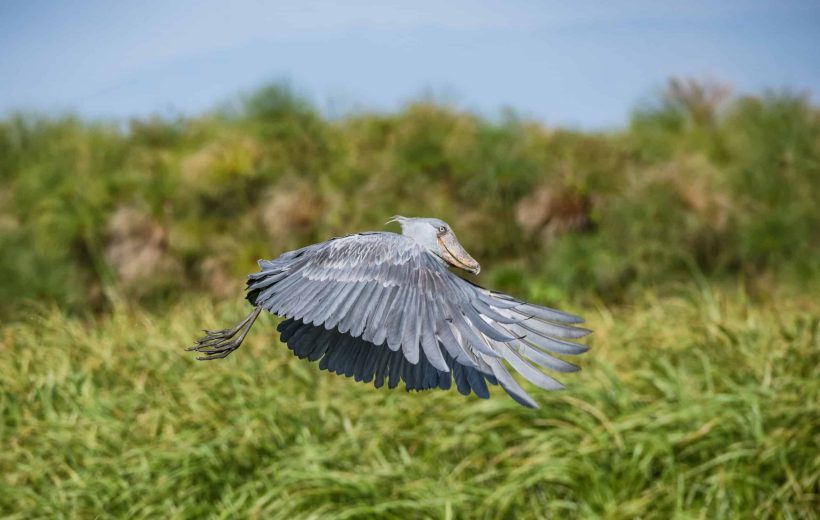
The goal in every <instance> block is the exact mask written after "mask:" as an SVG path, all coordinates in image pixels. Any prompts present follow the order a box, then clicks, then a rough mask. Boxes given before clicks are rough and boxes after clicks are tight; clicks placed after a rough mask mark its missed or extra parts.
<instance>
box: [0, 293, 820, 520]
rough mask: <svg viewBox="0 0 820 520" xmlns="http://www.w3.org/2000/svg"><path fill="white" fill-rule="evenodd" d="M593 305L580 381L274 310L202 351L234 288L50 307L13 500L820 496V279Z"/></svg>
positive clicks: (203, 508) (8, 461)
mask: <svg viewBox="0 0 820 520" xmlns="http://www.w3.org/2000/svg"><path fill="white" fill-rule="evenodd" d="M676 292H677V296H663V297H661V296H656V295H654V294H652V293H646V294H645V295H644V296H643V297H641V298H640V299H639V300H636V301H633V302H632V303H630V304H629V305H628V306H617V307H613V306H607V305H604V304H600V305H598V306H597V308H590V309H585V310H584V314H585V315H587V316H588V318H589V325H590V327H591V328H593V329H594V330H595V334H594V335H593V336H592V339H591V344H592V346H593V349H592V350H591V351H590V352H589V353H588V354H587V355H585V356H584V357H583V358H582V359H581V364H582V365H583V371H581V372H579V373H577V374H568V375H567V376H566V377H564V378H563V380H564V382H565V383H567V385H568V389H567V390H566V391H563V392H558V393H544V392H536V395H537V396H538V400H539V401H540V403H541V405H542V408H541V409H540V410H528V409H524V408H522V407H520V406H517V405H516V404H515V403H514V402H513V401H511V400H510V399H508V398H506V397H505V396H504V395H502V394H499V393H498V392H495V393H494V395H493V397H492V398H491V399H490V400H488V401H482V400H479V399H477V398H465V397H463V396H460V395H458V394H457V393H454V392H428V393H423V394H417V393H413V394H409V393H406V392H404V391H402V390H393V391H390V390H386V389H381V390H375V389H373V388H372V387H368V386H365V385H362V384H359V383H355V382H353V381H351V380H348V379H345V378H343V377H340V376H336V375H333V374H328V373H326V372H320V371H318V370H317V368H316V367H315V366H311V365H310V364H308V363H306V362H303V361H299V360H297V359H296V358H294V357H293V356H292V355H291V354H290V353H289V351H288V350H287V348H286V347H284V346H283V345H280V344H278V343H277V341H276V340H275V339H274V338H275V335H276V334H275V330H274V326H275V322H274V320H272V319H268V318H265V319H262V320H260V322H259V324H258V325H257V327H256V329H255V330H254V331H253V333H252V335H251V336H250V337H249V339H248V341H247V343H246V345H245V346H244V347H243V348H242V349H240V350H239V351H237V352H236V353H235V354H233V355H232V356H231V357H229V358H228V359H226V360H223V361H221V362H212V363H199V362H196V361H194V360H193V359H192V357H191V356H190V355H189V353H186V352H184V351H183V350H182V347H183V346H185V345H186V344H189V343H190V342H191V340H192V339H193V338H195V337H196V336H197V335H198V333H199V329H200V328H202V327H205V326H207V327H214V326H217V325H220V324H226V323H230V322H231V321H232V320H236V319H237V318H239V317H240V316H241V315H242V314H243V313H244V311H245V309H244V306H243V305H241V304H239V303H235V302H232V303H225V304H221V305H218V306H216V307H215V306H213V305H212V304H211V303H210V301H209V300H208V299H203V298H194V299H189V300H186V301H185V302H184V303H179V304H177V305H174V306H173V307H171V308H170V309H168V311H167V312H163V313H152V312H147V311H144V310H141V309H139V308H135V307H126V306H117V307H116V308H115V309H114V311H113V312H112V313H111V314H110V315H108V316H105V317H101V318H96V319H92V320H82V319H79V318H76V317H70V316H67V315H66V314H64V313H63V312H61V311H60V310H59V309H56V308H55V309H40V310H38V311H36V312H34V313H33V315H32V317H30V318H28V319H26V320H25V321H22V322H19V323H15V324H6V325H4V327H3V329H2V334H1V335H0V390H1V391H2V393H1V394H0V416H1V417H2V420H0V439H2V446H3V449H2V450H0V511H2V512H3V513H4V514H5V515H7V516H8V517H10V518H20V519H28V518H36V517H42V518H121V517H128V518H157V517H172V518H202V517H209V518H237V517H247V518H282V519H290V518H373V517H383V518H397V519H398V518H401V519H405V518H536V517H541V518H543V517H554V518H576V517H579V518H598V517H601V518H604V517H605V518H660V519H666V518H710V519H711V518H816V514H817V510H818V505H820V495H818V489H820V488H819V486H820V481H819V479H820V450H818V447H819V446H818V431H820V409H819V408H818V403H820V307H819V306H818V301H820V299H817V298H814V297H809V296H808V295H805V296H802V297H801V296H799V295H798V296H790V297H788V298H787V297H785V295H777V296H776V295H770V297H769V298H764V299H763V300H760V301H752V300H750V297H749V296H748V295H747V294H746V293H745V291H743V290H742V289H740V288H734V287H724V288H717V287H715V288H712V287H710V286H701V289H699V290H694V289H691V288H690V289H687V288H681V289H680V290H678V291H676Z"/></svg>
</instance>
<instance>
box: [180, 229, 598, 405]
mask: <svg viewBox="0 0 820 520" xmlns="http://www.w3.org/2000/svg"><path fill="white" fill-rule="evenodd" d="M396 221H398V222H399V223H400V224H402V228H403V232H404V233H403V234H401V235H399V234H395V233H387V232H369V233H359V234H354V235H348V236H345V237H341V238H334V239H331V240H328V241H326V242H321V243H318V244H314V245H310V246H307V247H304V248H302V249H298V250H295V251H290V252H287V253H285V254H283V255H281V256H280V257H279V258H277V259H275V260H270V261H268V260H261V261H260V262H259V266H260V271H259V272H257V273H254V274H252V275H250V276H249V280H248V295H247V299H248V301H250V303H251V304H252V305H253V306H254V311H253V312H252V313H251V314H250V315H249V316H248V318H246V319H245V320H244V321H243V322H242V323H240V324H239V325H237V326H236V327H234V328H233V329H227V330H223V331H217V332H211V333H209V334H208V336H206V337H205V338H203V339H202V340H200V341H199V342H198V344H197V345H195V346H194V347H192V349H194V350H197V351H199V352H202V353H204V354H206V356H205V357H203V358H200V359H214V358H221V357H225V356H227V355H228V354H229V353H230V352H232V351H233V350H235V349H236V348H238V346H239V344H241V342H242V340H243V339H244V337H245V335H246V334H247V333H248V331H249V330H250V327H251V325H252V324H253V322H254V320H255V319H256V317H257V316H258V315H259V313H260V312H261V310H267V311H268V312H271V313H273V314H277V315H279V316H282V317H284V318H286V319H285V320H284V321H283V322H282V323H280V325H279V327H278V330H279V332H280V335H281V340H282V342H284V343H286V344H287V345H288V348H290V350H292V351H293V352H294V354H295V355H296V356H298V357H299V358H303V359H305V358H306V359H308V360H310V361H317V360H319V368H320V369H326V370H329V371H331V372H336V373H338V374H343V375H346V376H348V377H354V378H355V379H356V380H357V381H363V382H368V383H369V382H371V381H373V382H374V384H375V386H376V387H377V388H378V387H381V386H382V385H384V384H387V386H389V387H390V388H393V387H395V386H397V385H398V384H399V382H400V381H404V382H405V385H406V388H407V389H408V390H425V389H431V388H441V389H448V388H450V387H451V386H452V385H453V383H454V384H455V386H456V388H457V389H458V390H459V391H460V392H461V393H463V394H465V395H467V394H470V393H471V392H473V393H475V394H476V395H478V396H480V397H484V398H486V397H488V396H489V391H488V389H487V384H491V385H495V384H498V385H500V386H501V387H502V388H504V389H505V390H506V391H507V393H508V394H510V396H512V397H513V398H514V399H515V400H516V401H518V402H519V403H521V404H523V405H525V406H530V407H536V406H537V404H536V402H535V401H534V400H533V399H532V398H531V397H530V396H529V395H528V394H527V393H526V392H525V391H524V389H523V388H521V386H520V385H519V384H518V383H517V382H516V381H515V379H513V378H512V376H511V375H510V373H509V372H508V371H507V368H506V367H505V364H504V362H506V363H508V364H509V365H510V366H512V367H513V368H514V369H515V370H516V371H518V372H519V373H521V374H522V375H523V376H524V377H525V378H526V379H527V380H529V381H530V382H532V383H534V384H535V385H537V386H539V387H541V388H544V389H548V390H552V389H557V388H562V386H561V385H560V383H558V382H557V381H555V380H554V379H552V378H551V377H549V376H547V375H545V374H544V373H542V372H541V370H539V369H538V368H536V366H534V365H533V364H532V363H534V364H535V365H537V366H538V367H544V368H550V369H553V370H557V371H560V372H570V371H575V370H577V367H575V366H574V365H571V364H569V363H567V362H565V361H562V360H560V359H558V358H555V357H553V356H552V355H550V354H551V353H558V354H570V355H572V354H580V353H582V352H584V351H585V350H586V349H587V347H585V346H583V345H579V344H576V343H571V342H569V341H566V339H574V338H579V337H581V336H584V335H586V334H587V333H588V332H589V331H588V330H586V329H581V328H577V327H573V326H571V325H570V324H575V323H580V322H581V321H583V320H582V319H581V318H579V317H577V316H573V315H570V314H566V313H563V312H561V311H557V310H553V309H548V308H546V307H541V306H537V305H533V304H529V303H526V302H522V301H519V300H516V299H514V298H512V297H511V296H508V295H505V294H501V293H496V292H493V291H489V290H487V289H484V288H482V287H479V286H477V285H475V284H473V283H471V282H469V281H467V280H465V279H463V278H460V277H458V276H456V275H455V274H453V273H452V272H451V271H450V270H449V268H448V267H449V266H455V267H458V268H461V269H465V270H468V271H470V272H474V273H477V272H478V271H479V265H478V263H477V262H476V261H475V260H473V259H472V257H470V256H469V254H467V252H466V251H464V249H463V248H462V247H461V245H460V244H459V243H458V241H457V240H456V238H455V234H453V232H452V230H451V229H450V228H449V226H447V225H446V224H445V223H444V222H442V221H440V220H437V219H405V218H404V217H396ZM237 336H238V337H237ZM528 360H529V361H528Z"/></svg>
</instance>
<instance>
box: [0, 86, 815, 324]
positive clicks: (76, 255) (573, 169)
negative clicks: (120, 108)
mask: <svg viewBox="0 0 820 520" xmlns="http://www.w3.org/2000/svg"><path fill="white" fill-rule="evenodd" d="M818 201H820V110H818V108H817V107H814V106H812V105H811V104H810V102H809V101H808V99H807V98H806V97H804V96H796V95H791V94H788V93H778V94H774V93H771V94H766V95H763V96H760V97H748V96H747V97H731V96H730V95H729V94H728V90H727V89H725V88H723V87H720V86H715V85H709V84H706V85H704V84H698V83H694V82H687V81H678V80H676V81H672V82H670V86H669V88H668V89H667V90H666V91H665V92H663V93H662V94H661V95H660V96H658V99H657V100H656V101H655V102H653V103H649V104H647V105H646V106H644V107H642V108H640V109H639V110H637V111H636V112H635V114H634V116H633V117H632V120H631V123H630V124H629V126H628V128H627V129H625V130H623V131H617V132H611V133H605V134H591V133H580V132H573V131H566V130H552V129H548V128H545V127H544V126H543V125H540V124H538V123H535V122H532V121H527V120H524V119H521V118H519V117H517V116H515V115H514V114H505V115H504V116H503V117H501V118H500V119H498V120H487V119H483V118H481V117H478V116H475V115H473V114H469V113H464V112H459V111H457V110H454V109H451V108H448V107H446V106H437V105H435V104H428V103H418V104H413V105H410V106H408V107H407V108H406V109H405V110H403V111H402V112H400V113H397V114H358V115H352V116H349V117H345V118H343V119H340V120H332V121H330V120H327V119H325V118H323V117H322V116H321V115H320V114H319V113H318V112H317V110H316V109H315V108H314V107H312V106H311V105H310V104H309V103H307V102H306V101H305V100H303V99H301V98H300V97H299V96H298V95H297V94H295V93H294V92H292V91H291V90H289V89H288V88H287V87H285V86H281V85H274V86H270V87H268V88H264V89H262V90H260V91H258V92H257V93H256V94H255V95H252V96H250V97H248V98H246V99H243V100H242V101H241V102H239V103H237V104H236V105H235V106H233V107H232V108H230V109H225V110H222V111H220V112H215V113H211V114H207V115H203V116H200V117H195V118H190V119H179V120H165V119H147V120H135V121H132V122H130V124H128V125H127V128H123V127H122V126H116V125H113V124H102V123H89V122H84V121H81V120H78V119H76V118H72V117H66V118H61V119H49V118H41V117H35V116H23V115H19V116H12V117H9V118H7V119H6V120H4V121H2V122H0V250H1V251H2V256H0V277H1V278H2V279H3V280H4V283H3V284H2V289H0V291H2V293H0V313H2V315H5V316H9V315H11V314H13V313H14V312H15V311H16V310H18V309H19V308H20V307H21V306H20V301H21V300H22V301H25V300H37V301H44V300H45V301H51V302H54V303H56V304H57V305H58V306H60V307H62V308H65V309H68V310H71V311H78V310H81V311H85V310H88V309H97V310H101V309H105V308H108V307H110V305H111V304H112V302H113V301H114V300H115V299H117V298H123V299H126V300H129V301H137V302H140V303H142V304H146V305H155V304H159V303H162V302H167V301H169V300H173V298H175V295H178V294H179V293H180V292H183V291H191V290H200V291H202V290H204V291H209V292H210V293H212V295H214V296H217V297H227V296H233V295H235V294H238V293H239V292H238V291H239V290H240V287H241V285H240V283H239V282H240V281H241V278H242V276H243V275H244V274H246V273H247V272H249V271H252V270H254V269H255V266H254V262H255V261H256V260H257V259H258V258H269V257H272V256H277V255H278V254H279V253H281V252H283V251H285V250H287V249H290V248H294V247H297V246H300V245H304V244H306V243H311V242H314V241H319V240H323V239H326V238H328V237H330V236H333V235H339V234H345V233H349V232H353V231H357V230H366V229H380V228H382V227H383V223H384V221H385V220H386V219H387V218H388V217H390V216H391V215H393V214H397V213H398V214H405V215H435V216H439V217H441V218H444V219H445V220H448V221H450V223H451V224H452V225H453V227H454V228H455V230H456V232H457V233H458V234H459V236H460V238H461V241H462V243H464V244H465V245H466V247H467V248H468V250H470V251H471V252H472V253H473V256H475V257H476V258H478V259H479V261H481V262H482V264H483V265H484V266H485V271H486V272H487V273H488V274H487V276H486V277H485V283H488V284H491V285H495V286H500V287H501V288H503V289H507V290H513V291H518V292H519V293H523V294H522V296H530V297H532V296H533V294H528V293H531V291H532V288H531V286H532V284H531V283H529V282H530V280H531V279H532V277H533V276H534V277H536V279H537V280H539V281H540V283H539V284H538V286H539V287H540V289H538V291H537V292H540V293H544V294H540V296H543V297H550V298H553V299H559V300H562V299H565V298H567V297H570V296H576V295H581V297H585V296H586V295H589V296H593V297H595V298H599V299H602V300H603V301H607V302H617V301H622V300H624V298H625V297H628V296H629V295H631V294H633V293H634V291H636V290H637V291H640V290H642V289H643V288H644V287H646V286H647V285H657V284H665V283H667V282H670V281H672V282H674V281H677V280H681V279H686V278H689V277H691V276H692V275H693V274H694V275H697V276H704V277H707V278H712V279H720V278H726V277H729V278H736V277H740V278H742V279H744V280H747V281H748V283H750V284H752V285H754V284H759V283H761V282H762V283H764V289H765V290H767V288H766V286H765V284H766V283H768V284H773V283H777V284H784V283H790V284H793V285H795V286H800V285H803V284H805V283H807V282H809V281H813V280H817V279H818V275H819V274H820V261H818V260H817V259H818V258H820V207H818ZM524 279H527V281H528V283H527V284H525V283H523V280H524ZM753 289H754V288H753Z"/></svg>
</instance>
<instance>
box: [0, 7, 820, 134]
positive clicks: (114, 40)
mask: <svg viewBox="0 0 820 520" xmlns="http://www.w3.org/2000/svg"><path fill="white" fill-rule="evenodd" d="M673 75H677V76H687V77H696V78H701V79H704V78H706V79H712V80H718V81H723V82H727V83H729V84H731V85H733V87H734V88H735V90H736V91H739V92H759V91H761V90H762V89H766V88H772V89H782V88H789V89H791V90H794V91H801V92H803V91H804V92H809V93H810V94H811V95H812V97H813V99H814V100H815V101H816V100H817V99H818V93H820V2H819V1H813V2H809V1H788V0H785V1H756V0H749V1H744V2H741V1H734V0H726V1H722V2H716V1H700V0H697V1H693V2H682V1H680V2H672V1H660V0H655V1H632V2H603V1H600V2H590V1H585V0H581V1H573V2H558V1H543V2H522V1H515V0H512V1H504V2H475V1H473V2H467V1H462V0H451V1H448V2H441V1H435V2H427V1H424V0H416V1H413V2H409V1H408V2H393V1H382V2H373V1H349V2H341V1H336V2H319V1H310V0H308V1H302V2H260V1H249V0H235V1H232V2H214V1H210V0H197V1H192V0H179V1H175V2H167V1H158V0H146V1H142V2H112V1H106V2H103V1H86V2H74V1H51V2H44V1H39V0H35V1H8V0H6V1H2V2H0V114H7V113H9V112H10V111H15V110H25V111H36V112H45V113H62V112H67V111H73V112H78V113H80V114H82V115H84V116H86V117H91V118H125V117H131V116H142V115H149V114H164V115H174V114H179V113H183V114H194V113H197V112H200V111H203V110H207V109H209V108H212V107H214V106H217V105H218V104H220V103H223V102H227V101H230V100H232V99H235V98H236V96H237V95H239V94H241V93H243V92H249V91H252V90H253V88H254V87H257V86H259V85H261V84H264V83H265V82H268V81H275V80H282V79H286V80H289V81H290V83H291V84H292V85H293V86H295V87H296V88H297V89H299V90H300V91H302V92H303V93H305V94H306V95H307V96H308V97H309V99H311V100H312V101H313V102H314V103H315V104H316V105H317V106H318V107H320V108H321V109H322V110H324V111H325V112H327V113H329V114H331V115H340V114H344V113H347V112H349V111H354V110H362V109H378V110H393V109H396V108H398V107H400V106H402V104H404V103H406V102H407V101H409V100H412V99H416V98H419V97H421V96H429V95H433V96H435V97H437V98H439V99H442V100H445V101H448V102H452V103H454V104H456V105H458V106H460V107H463V108H466V109H470V110H475V111H478V112H481V113H483V114H486V115H490V116H492V115H494V114H497V113H498V112H499V111H500V110H501V109H502V108H505V107H509V108H513V109H515V110H517V111H518V112H520V113H522V114H525V115H527V116H529V117H534V118H537V119H540V120H542V121H544V122H546V123H547V124H550V125H564V126H573V127H580V128H610V127H617V126H619V125H622V124H624V122H625V121H626V117H627V116H628V114H629V112H630V110H631V109H633V108H634V107H635V106H636V104H637V103H639V102H641V100H645V99H647V98H648V97H649V96H651V94H652V93H653V92H654V91H656V90H657V88H658V87H660V86H662V85H663V84H664V82H665V81H666V79H667V78H669V77H670V76H673Z"/></svg>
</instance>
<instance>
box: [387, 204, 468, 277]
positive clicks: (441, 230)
mask: <svg viewBox="0 0 820 520" xmlns="http://www.w3.org/2000/svg"><path fill="white" fill-rule="evenodd" d="M391 222H398V223H399V225H400V226H401V233H402V235H404V236H406V237H410V238H412V239H413V240H415V241H416V242H418V243H419V244H420V245H421V246H422V247H425V248H426V249H427V250H428V251H430V252H431V253H433V254H434V255H437V256H439V257H440V258H441V259H442V260H444V261H445V262H447V263H448V264H450V265H452V266H453V267H458V268H459V269H464V270H465V271H469V272H471V273H473V274H478V273H479V271H481V266H480V265H478V262H476V261H475V258H473V257H472V256H470V254H469V253H468V252H467V251H465V250H464V248H463V247H462V246H461V244H459V242H458V239H457V238H456V234H455V233H453V230H452V229H450V226H449V224H447V223H446V222H444V221H443V220H439V219H437V218H408V217H402V216H399V215H396V216H394V217H393V218H391V219H390V220H388V221H387V223H388V224H389V223H391Z"/></svg>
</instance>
